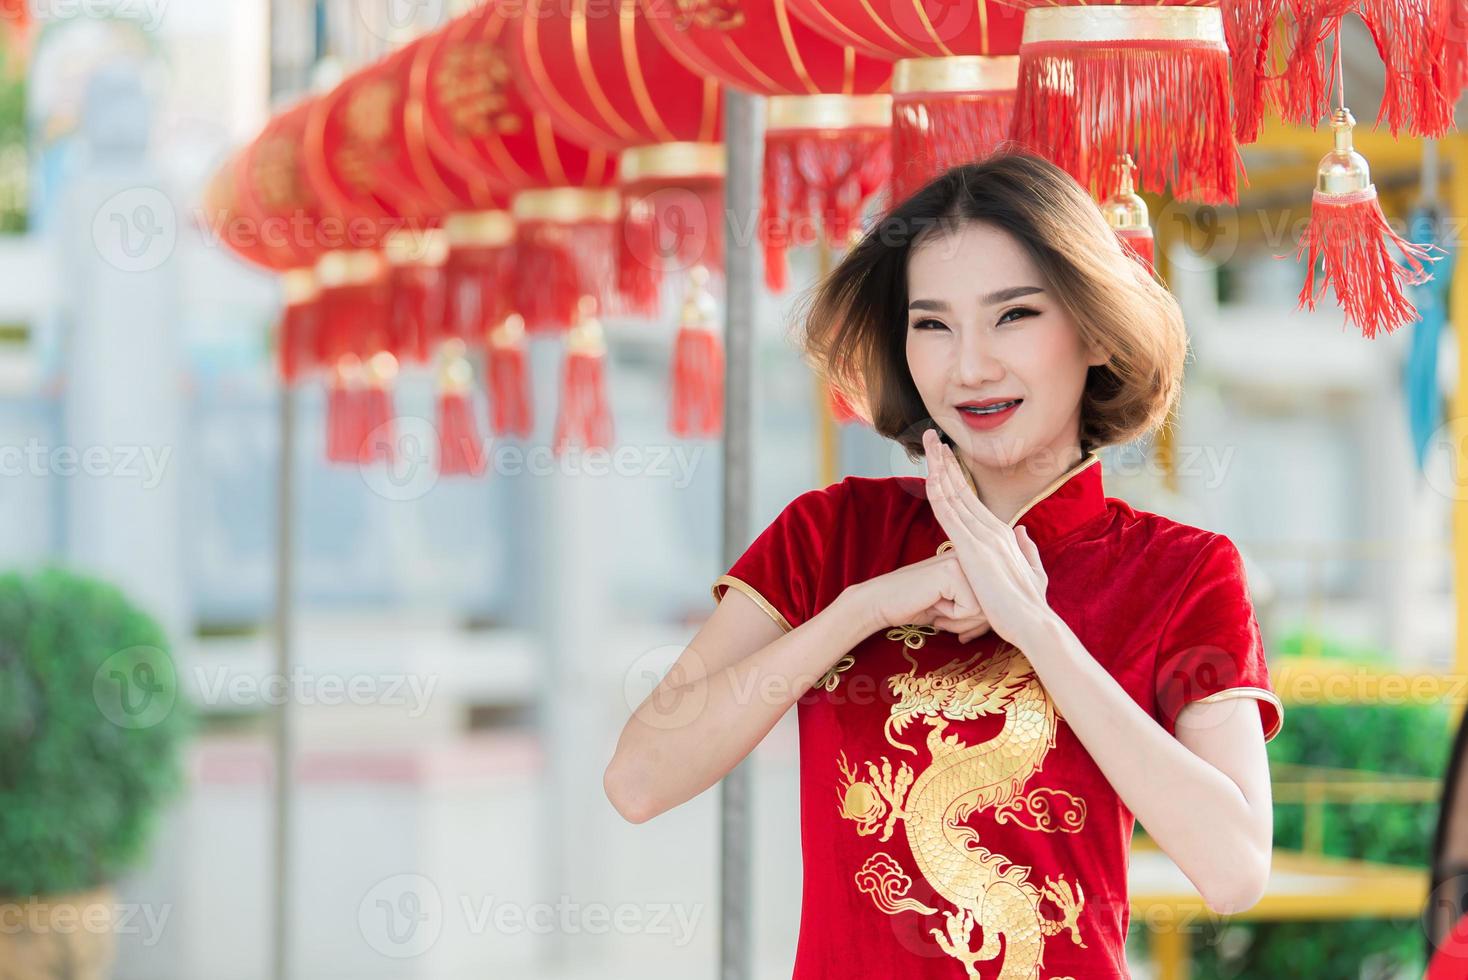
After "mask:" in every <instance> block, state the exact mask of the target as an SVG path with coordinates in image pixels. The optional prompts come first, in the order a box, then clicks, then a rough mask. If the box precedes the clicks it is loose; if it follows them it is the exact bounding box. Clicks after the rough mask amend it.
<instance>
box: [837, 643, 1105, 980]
mask: <svg viewBox="0 0 1468 980" xmlns="http://www.w3.org/2000/svg"><path fill="white" fill-rule="evenodd" d="M903 647H904V648H903V650H902V655H903V657H905V658H906V659H907V661H908V663H909V664H911V665H912V666H911V669H909V670H908V671H906V672H904V673H900V674H894V675H892V677H890V678H889V679H888V684H889V686H890V687H891V688H892V693H893V694H894V695H895V696H896V698H897V701H896V703H895V704H893V706H892V710H891V713H890V715H889V716H888V719H887V722H886V724H885V726H884V732H885V735H886V738H887V742H888V744H890V745H891V746H892V747H893V748H894V749H897V750H899V751H901V752H909V753H912V754H913V755H918V754H919V753H918V750H917V749H916V748H914V747H913V746H912V745H909V744H907V743H906V742H903V741H900V740H899V736H901V734H902V732H903V730H904V729H905V728H907V727H908V726H909V725H911V724H913V723H914V722H918V721H920V722H922V723H923V724H926V725H927V728H928V731H927V737H926V740H925V741H926V746H927V749H928V752H929V754H930V756H931V762H930V763H929V765H928V766H927V767H926V768H924V769H923V770H922V771H921V772H917V771H915V770H914V769H913V767H912V766H911V765H909V764H908V763H907V762H906V761H903V760H902V759H901V758H900V757H899V758H898V764H897V766H896V767H895V768H894V767H893V764H892V761H891V760H890V759H889V758H888V757H887V756H882V757H881V764H880V765H878V764H877V763H875V762H867V763H865V766H864V767H863V766H862V765H856V766H853V765H851V764H850V763H849V762H848V761H847V758H846V753H845V752H844V751H843V752H842V753H841V757H840V759H839V761H838V765H839V767H840V770H841V779H840V781H839V783H838V787H837V790H836V796H837V804H838V806H839V808H840V813H841V816H842V817H843V818H845V819H847V820H851V821H853V822H855V823H856V830H857V833H858V834H859V835H861V836H863V837H865V836H871V835H874V834H876V835H879V836H878V837H877V840H878V841H879V842H882V841H887V840H889V839H890V838H891V836H892V834H893V832H894V829H895V828H896V824H897V822H898V821H901V822H902V824H903V827H904V828H905V830H906V832H907V842H908V845H909V847H910V848H911V850H912V855H913V859H914V861H915V862H916V863H917V870H918V872H919V873H921V874H922V876H923V877H924V878H925V879H926V880H927V881H928V883H929V884H930V885H931V886H932V887H933V889H934V890H935V891H936V892H937V893H938V894H939V895H941V896H943V898H944V899H946V900H947V901H948V902H950V903H952V905H953V906H954V908H953V909H952V910H951V911H950V910H942V911H943V914H944V917H945V920H946V929H943V930H940V929H932V930H930V931H931V933H932V935H933V937H934V938H935V939H936V940H937V942H938V945H939V946H940V947H941V948H942V949H943V951H944V952H945V953H946V954H947V955H949V956H951V957H953V958H954V959H956V960H958V961H959V962H961V963H962V964H963V965H964V969H965V970H966V972H967V973H968V975H969V976H971V977H977V976H978V975H979V973H978V969H977V967H976V964H978V963H981V962H985V961H988V960H993V959H994V958H995V957H997V956H998V955H999V950H1000V937H1001V936H1003V937H1004V951H1005V952H1004V963H1003V966H1002V968H1001V970H1000V972H999V974H998V978H999V980H1038V978H1039V976H1040V969H1041V967H1042V965H1043V963H1044V945H1045V940H1046V939H1047V938H1048V937H1050V936H1054V935H1058V934H1059V933H1060V932H1062V931H1064V930H1069V931H1070V935H1071V940H1072V941H1073V942H1074V943H1075V944H1076V945H1077V946H1080V947H1082V948H1085V946H1086V944H1085V942H1083V941H1082V939H1081V931H1080V925H1079V919H1080V914H1081V909H1082V908H1083V907H1084V905H1085V891H1084V890H1083V889H1082V888H1081V887H1080V884H1079V882H1077V883H1076V885H1075V888H1074V890H1072V887H1071V884H1070V882H1068V881H1066V880H1065V876H1064V875H1058V876H1057V878H1058V880H1057V878H1051V877H1050V876H1048V875H1047V876H1046V877H1045V881H1044V886H1043V887H1037V886H1036V885H1035V883H1034V882H1032V881H1031V880H1030V872H1031V868H1030V867H1029V866H1028V865H1018V864H1015V863H1014V862H1013V861H1012V860H1011V859H1010V858H1008V857H1005V856H1004V855H1002V854H996V853H994V852H992V851H990V850H989V849H988V848H986V847H983V846H981V845H980V843H979V833H978V831H977V830H975V829H974V828H973V827H971V826H969V825H968V824H967V820H968V818H969V817H970V816H971V815H972V814H974V813H975V812H977V811H990V812H992V813H993V815H994V817H995V819H996V820H998V821H1000V822H1003V821H1004V820H1005V819H1009V820H1013V821H1015V822H1016V823H1019V824H1021V825H1022V826H1025V827H1028V828H1031V829H1038V830H1042V831H1046V832H1056V831H1064V832H1075V831H1078V830H1080V829H1081V827H1082V826H1084V824H1085V812H1086V805H1085V801H1084V800H1082V799H1078V798H1076V797H1074V796H1071V794H1069V793H1066V792H1064V791H1063V790H1053V789H1036V790H1034V791H1032V792H1030V793H1028V794H1023V795H1022V794H1021V791H1022V789H1023V788H1024V785H1025V783H1026V782H1027V781H1028V780H1029V778H1030V777H1031V776H1032V775H1033V774H1034V773H1036V772H1038V771H1039V770H1040V768H1041V764H1042V763H1043V761H1044V758H1045V755H1046V753H1047V752H1049V750H1050V749H1051V748H1052V747H1053V746H1054V745H1055V729H1056V724H1057V720H1058V718H1059V716H1058V714H1057V713H1056V710H1055V705H1054V703H1053V702H1052V701H1051V700H1050V696H1049V694H1047V693H1046V692H1045V689H1044V687H1043V686H1042V685H1041V684H1040V681H1039V678H1037V677H1036V676H1035V673H1034V669H1033V667H1032V666H1031V665H1030V662H1029V661H1028V660H1027V659H1026V658H1025V656H1024V655H1023V654H1022V653H1021V652H1020V651H1019V650H1018V649H1017V648H1016V647H1014V646H1013V645H1011V644H1008V643H1004V642H1001V643H1000V644H999V647H998V649H996V650H995V651H994V653H993V655H992V656H989V657H987V658H986V659H982V662H979V661H980V660H981V658H982V657H983V654H982V652H980V653H975V654H973V655H972V656H970V657H968V658H967V659H961V658H960V659H954V660H952V661H950V662H949V663H948V664H947V665H945V666H943V667H938V668H935V669H933V670H929V671H927V672H925V673H921V674H920V673H919V670H918V663H917V660H916V659H914V657H913V655H912V654H911V652H910V649H909V647H908V645H907V644H905V643H904V645H903ZM994 714H1003V716H1004V726H1003V728H1002V730H1001V731H1000V732H999V733H998V734H997V735H995V736H994V737H993V738H991V739H989V740H987V741H985V742H983V743H981V744H978V745H966V744H964V743H963V742H962V741H961V740H960V739H959V737H958V735H957V734H956V733H954V734H949V735H947V736H946V737H945V735H944V731H945V730H946V729H947V727H948V724H949V722H951V721H963V720H972V719H977V718H981V717H984V716H988V715H994ZM863 770H864V772H863ZM855 879H856V884H857V887H858V888H859V889H861V891H862V892H864V893H866V894H868V895H870V896H871V897H872V901H873V902H874V903H875V904H876V906H877V908H879V909H881V910H882V911H883V912H886V913H888V914H889V915H896V914H897V913H899V912H904V911H913V912H919V913H921V914H924V915H936V914H937V913H938V912H939V911H940V910H939V909H935V908H929V907H928V906H927V905H925V904H924V903H922V902H920V901H917V900H916V899H913V898H910V897H907V892H908V890H909V889H910V887H911V884H912V878H911V877H910V876H909V875H908V874H907V872H906V871H905V870H904V869H903V868H902V866H901V865H900V864H899V862H898V861H897V860H896V859H895V858H894V857H893V856H892V855H890V854H888V853H886V852H885V851H878V852H877V853H875V854H873V855H871V856H870V857H869V858H868V859H867V861H866V863H865V864H863V866H862V868H861V870H860V871H859V872H857V874H856V876H855ZM1047 898H1048V899H1049V900H1050V901H1051V902H1052V903H1054V905H1055V906H1057V907H1058V908H1059V909H1060V918H1058V919H1052V918H1049V917H1047V916H1046V915H1045V914H1044V913H1043V912H1042V911H1041V903H1042V902H1043V901H1044V900H1045V899H1047ZM975 926H978V927H979V929H980V937H981V938H982V944H981V945H980V946H979V948H978V949H974V948H973V946H972V936H973V930H974V927H975Z"/></svg>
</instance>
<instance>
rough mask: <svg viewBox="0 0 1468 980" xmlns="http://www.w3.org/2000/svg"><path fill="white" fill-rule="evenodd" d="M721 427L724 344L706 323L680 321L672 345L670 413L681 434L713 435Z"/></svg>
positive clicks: (672, 424) (675, 432) (674, 427)
mask: <svg viewBox="0 0 1468 980" xmlns="http://www.w3.org/2000/svg"><path fill="white" fill-rule="evenodd" d="M723 427H724V345H723V342H722V341H721V340H720V338H719V335H718V334H717V333H716V332H715V331H714V330H713V329H712V328H710V327H709V326H708V325H706V324H684V325H683V326H681V327H679V328H678V337H677V339H676V340H675V341H674V345H673V413H672V420H671V422H670V423H669V428H670V429H671V431H672V433H673V435H675V436H679V437H681V438H685V439H687V438H714V437H716V436H718V435H719V433H720V432H721V431H723Z"/></svg>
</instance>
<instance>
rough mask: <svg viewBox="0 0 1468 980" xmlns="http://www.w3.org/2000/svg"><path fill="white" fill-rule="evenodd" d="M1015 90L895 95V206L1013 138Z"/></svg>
mask: <svg viewBox="0 0 1468 980" xmlns="http://www.w3.org/2000/svg"><path fill="white" fill-rule="evenodd" d="M1014 110H1015V93H1013V92H998V93H992V92H967V93H957V92H929V93H919V94H916V95H911V96H908V95H900V96H894V97H893V99H892V191H891V202H892V205H893V206H896V205H897V204H899V203H901V202H902V201H905V200H906V199H907V198H909V197H911V196H912V195H913V194H915V193H917V191H918V190H919V189H921V188H922V186H923V185H924V184H926V183H928V182H929V181H930V180H932V179H933V178H934V177H937V176H938V175H939V174H942V173H943V172H944V171H946V170H948V169H949V168H950V167H956V166H959V165H961V164H964V163H968V162H970V161H972V160H978V159H981V158H983V157H986V156H988V155H989V154H990V153H993V152H994V150H995V149H997V148H998V146H999V144H1000V143H1002V142H1003V141H1004V140H1006V139H1008V138H1009V135H1010V127H1011V126H1012V124H1013V122H1014Z"/></svg>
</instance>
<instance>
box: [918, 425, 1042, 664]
mask: <svg viewBox="0 0 1468 980" xmlns="http://www.w3.org/2000/svg"><path fill="white" fill-rule="evenodd" d="M923 448H924V449H925V450H926V453H927V456H926V458H927V466H928V476H927V482H926V490H927V495H928V502H929V504H930V505H931V506H932V508H933V515H934V516H935V517H936V518H937V519H938V523H939V524H940V525H941V526H942V528H943V531H944V533H946V534H947V536H948V539H949V540H950V541H951V542H952V543H953V552H952V554H953V557H954V558H956V559H957V561H958V564H959V567H960V568H961V569H962V571H963V575H962V579H963V582H964V583H966V584H967V587H968V589H967V592H965V591H964V590H963V589H962V588H960V589H956V590H954V591H955V596H954V597H953V598H940V599H938V600H937V601H936V602H934V603H933V605H932V607H931V619H930V620H929V621H930V622H931V624H932V625H933V626H935V627H937V628H938V629H941V630H945V631H947V632H950V633H957V634H958V638H959V641H960V642H963V643H967V642H968V641H969V640H972V639H974V638H975V637H978V636H982V635H983V634H984V633H986V632H988V631H989V630H990V629H991V628H992V629H993V630H994V631H995V632H996V633H998V634H999V635H1000V636H1001V637H1003V638H1004V639H1005V640H1008V641H1009V642H1011V643H1015V644H1020V643H1021V642H1022V641H1021V637H1022V636H1024V635H1025V632H1026V630H1027V629H1029V628H1031V627H1033V626H1034V625H1035V623H1036V622H1037V621H1038V619H1039V617H1040V616H1041V614H1042V613H1043V612H1044V611H1046V610H1048V609H1049V604H1048V603H1047V602H1046V599H1045V590H1046V586H1047V585H1048V582H1049V579H1048V577H1047V576H1046V574H1045V568H1044V566H1043V565H1042V564H1041V562H1040V553H1039V551H1038V549H1036V547H1035V543H1034V541H1032V540H1031V539H1030V536H1029V533H1028V532H1027V531H1026V530H1025V529H1024V528H1023V527H1018V528H1013V527H1011V526H1010V525H1008V524H1006V523H1005V522H1004V521H1002V520H1000V519H999V518H998V517H997V516H995V514H994V512H993V511H991V510H989V508H988V507H986V506H985V505H984V503H983V502H982V501H980V500H979V498H978V495H977V494H975V493H974V491H973V489H972V488H971V487H970V486H969V485H968V481H967V480H965V479H964V476H963V471H962V469H961V468H960V467H959V463H958V459H957V457H955V456H954V455H953V450H952V449H950V448H949V447H948V446H947V445H945V444H944V443H943V441H942V440H941V439H939V438H938V434H937V432H936V431H935V430H933V429H928V430H927V431H925V432H924V433H923ZM928 560H930V561H931V560H933V559H928ZM924 618H927V617H924Z"/></svg>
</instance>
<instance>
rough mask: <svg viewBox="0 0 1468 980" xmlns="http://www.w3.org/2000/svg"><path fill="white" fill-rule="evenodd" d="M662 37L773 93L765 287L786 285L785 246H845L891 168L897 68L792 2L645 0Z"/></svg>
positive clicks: (712, 69)
mask: <svg viewBox="0 0 1468 980" xmlns="http://www.w3.org/2000/svg"><path fill="white" fill-rule="evenodd" d="M642 8H643V12H644V14H645V16H646V17H647V21H648V23H649V24H651V25H652V28H653V30H654V31H655V32H656V33H657V35H658V37H659V39H661V40H662V42H663V43H664V44H665V45H667V47H668V49H669V50H670V51H671V52H672V53H673V55H674V57H676V58H677V59H678V60H679V61H681V62H683V64H685V65H686V66H687V67H688V68H689V69H690V70H691V71H694V72H698V73H704V74H711V75H713V76H714V77H715V78H717V79H718V80H719V81H721V82H723V83H724V84H725V85H730V86H733V87H735V88H738V89H741V90H743V91H747V92H755V93H758V94H760V95H765V96H770V97H771V98H770V99H769V101H768V103H767V109H768V115H767V117H766V123H765V154H764V181H763V191H764V199H763V213H762V214H761V216H760V224H759V229H760V241H761V243H762V244H763V245H764V252H765V284H766V285H767V286H768V287H769V288H770V289H771V290H772V291H774V292H780V291H782V290H784V288H785V249H786V248H787V247H788V246H789V245H809V244H811V243H812V242H813V241H814V240H815V235H816V232H817V231H818V230H821V229H824V231H825V237H826V240H827V242H829V243H831V244H833V245H836V246H838V247H843V246H845V245H846V243H847V240H848V239H849V238H850V236H851V234H852V233H853V231H854V230H855V229H856V228H858V227H859V225H860V221H861V210H862V206H863V205H864V204H865V202H866V200H867V198H868V197H869V196H870V195H871V194H872V193H874V192H875V191H876V190H877V189H878V188H880V187H881V186H883V185H885V184H886V182H887V179H888V176H889V174H890V169H891V160H892V157H891V153H890V134H889V129H890V126H891V99H890V97H889V96H887V95H886V94H885V93H886V92H887V90H888V89H889V87H890V84H891V77H892V66H891V64H890V62H889V60H888V59H885V58H880V59H879V58H873V57H869V56H867V55H865V54H861V53H858V52H857V51H856V50H855V49H854V48H852V47H850V46H842V45H840V44H837V43H835V42H833V41H831V40H829V39H828V38H826V37H825V36H824V35H822V34H820V33H818V32H816V31H815V30H813V29H812V28H811V27H810V26H808V25H807V24H805V23H804V22H803V21H800V20H798V19H795V18H793V17H792V16H791V14H790V11H789V9H788V8H787V4H786V0H772V2H771V3H769V4H753V5H746V6H744V7H739V8H730V7H721V6H717V5H708V6H704V7H698V8H690V7H689V5H687V4H684V3H681V2H679V0H642Z"/></svg>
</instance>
